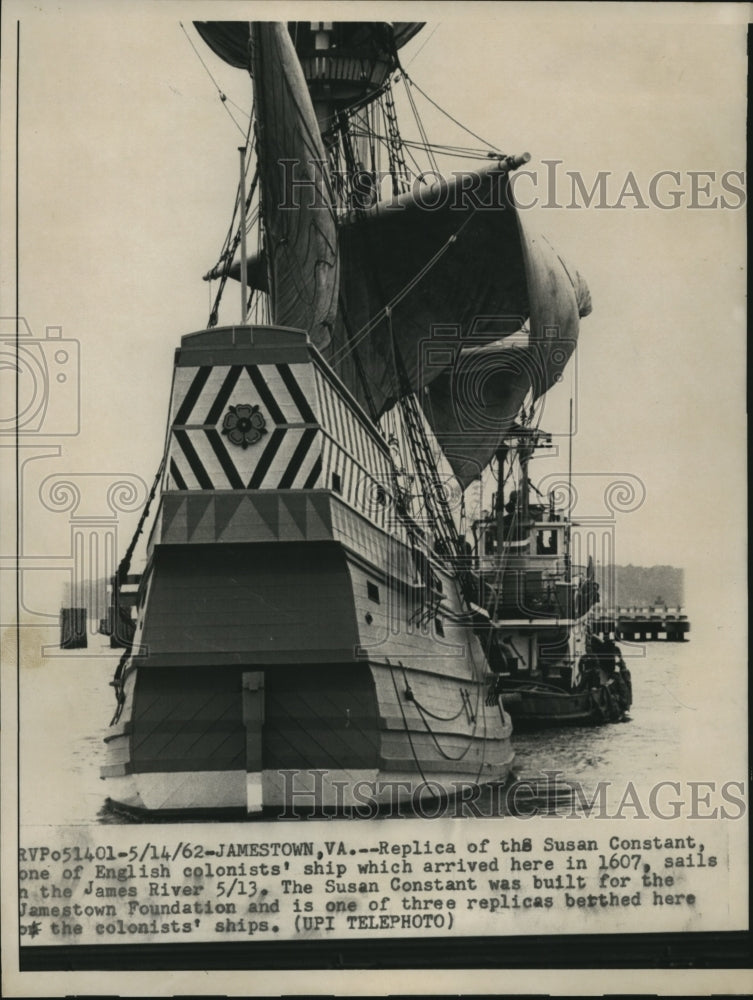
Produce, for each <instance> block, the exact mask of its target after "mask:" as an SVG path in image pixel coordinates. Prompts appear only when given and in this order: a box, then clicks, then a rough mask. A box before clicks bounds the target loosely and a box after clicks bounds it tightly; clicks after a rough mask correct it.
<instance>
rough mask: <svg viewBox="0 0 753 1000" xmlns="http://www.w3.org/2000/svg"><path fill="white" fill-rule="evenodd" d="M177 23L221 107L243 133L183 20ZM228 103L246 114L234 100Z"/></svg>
mask: <svg viewBox="0 0 753 1000" xmlns="http://www.w3.org/2000/svg"><path fill="white" fill-rule="evenodd" d="M178 23H179V24H180V26H181V29H182V31H183V34H184V35H185V36H186V38H187V39H188V44H189V45H190V46H191V48H192V49H193V50H194V52H195V53H196V58H197V59H198V60H199V62H200V63H201V65H202V66H203V67H204V69H205V70H206V71H207V74H208V75H209V79H210V80H211V81H212V83H213V84H214V85H215V87H216V88H217V93H218V94H219V97H220V101H221V102H222V106H223V108H224V109H225V111H227V113H228V115H229V116H230V120H231V121H232V123H233V125H235V127H236V128H237V129H238V131H239V132H240V134H241V135H245V132H244V131H243V129H242V128H241V126H240V124H239V123H238V122H237V121H236V120H235V118H234V117H233V112H232V111H231V110H230V108H229V107H228V97H227V95H226V94H225V93H223V90H222V88H221V87H220V85H219V83H217V81H216V80H215V78H214V76H212V71H211V70H210V69H209V67H208V66H207V64H206V63H205V62H204V60H203V59H202V58H201V54H200V53H199V50H198V49H197V48H196V46H195V45H194V43H193V39H192V38H191V36H190V35H189V34H188V32H187V31H186V29H185V27H184V25H183V22H182V21H179V22H178ZM229 103H230V104H232V105H233V107H235V108H238V110H239V111H240V112H241V114H244V115H245V114H246V112H245V111H244V110H243V108H239V107H238V105H237V104H236V103H235V102H234V101H230V102H229Z"/></svg>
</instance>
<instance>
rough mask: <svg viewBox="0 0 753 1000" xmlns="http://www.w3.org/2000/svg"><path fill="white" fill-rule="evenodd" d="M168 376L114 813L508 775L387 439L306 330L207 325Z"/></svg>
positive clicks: (434, 788) (126, 677) (503, 742)
mask: <svg viewBox="0 0 753 1000" xmlns="http://www.w3.org/2000/svg"><path fill="white" fill-rule="evenodd" d="M177 364H178V368H177V370H176V378H175V387H174V393H173V400H172V404H171V414H172V426H171V438H170V441H171V449H170V454H169V461H168V470H169V471H168V475H167V478H166V482H165V485H164V488H163V494H162V497H161V502H160V507H159V511H158V514H157V518H156V523H155V527H154V529H153V533H152V538H151V540H150V548H149V561H148V565H147V570H146V572H145V574H144V576H143V578H142V582H141V588H140V594H139V599H138V602H137V607H136V619H137V621H136V632H135V636H134V639H133V645H132V648H131V650H130V653H129V655H128V658H127V660H125V661H124V662H123V667H122V670H121V672H120V674H119V676H118V678H117V680H116V688H117V690H118V691H119V695H120V707H119V711H118V719H117V722H116V724H115V725H114V726H113V727H112V730H111V733H110V735H109V736H108V737H107V739H106V745H107V754H108V756H107V760H106V762H105V764H104V766H103V769H102V774H103V777H105V778H106V779H107V780H108V792H109V797H110V799H111V800H112V801H113V802H114V803H118V804H120V805H122V806H125V807H127V808H128V809H131V810H140V811H146V812H150V813H159V814H165V815H186V816H188V815H197V816H200V815H220V814H241V813H242V814H258V813H262V812H263V811H264V810H266V809H268V808H273V809H274V808H276V809H280V808H282V809H288V810H290V809H292V810H295V809H298V808H300V809H301V810H305V809H307V808H335V809H337V808H347V807H351V806H360V805H364V804H367V803H376V804H380V803H384V804H386V805H390V804H394V803H396V802H403V801H406V800H413V801H415V800H416V796H419V797H420V796H422V795H426V796H430V797H437V796H445V795H447V796H452V795H455V794H457V793H458V792H461V791H463V789H467V786H468V785H469V784H480V783H483V782H491V781H494V782H500V781H504V780H505V778H506V777H507V775H508V773H509V769H510V766H511V764H512V760H513V751H512V746H511V735H512V724H511V721H510V718H509V716H508V715H507V714H506V713H505V711H504V709H503V706H502V704H501V702H500V701H499V699H498V698H497V697H492V698H491V705H490V704H488V701H489V698H490V690H492V688H493V683H494V677H493V674H492V673H491V671H490V669H489V666H488V664H487V661H486V658H485V656H484V653H483V651H482V648H481V645H480V643H479V640H478V638H477V637H476V635H475V633H474V630H473V627H472V626H471V624H470V615H469V613H468V606H467V605H466V603H465V601H464V599H463V598H462V596H461V593H460V587H459V584H458V581H457V578H456V577H455V576H454V574H453V571H452V569H451V567H449V566H448V565H446V564H444V563H443V562H442V561H441V560H438V559H437V558H436V557H435V555H434V553H433V551H432V547H431V539H430V535H429V534H428V532H427V533H426V535H425V536H424V535H423V533H419V536H420V537H419V538H418V540H417V537H413V536H411V535H409V533H408V532H407V531H406V529H405V525H404V523H403V521H402V520H401V518H400V517H399V516H398V515H397V514H396V512H395V511H394V508H392V507H391V500H390V488H391V481H392V480H391V466H390V460H389V454H388V451H387V446H386V445H385V443H384V442H383V440H382V439H381V438H380V437H379V435H378V433H377V432H376V430H375V429H374V427H373V425H372V424H370V422H369V421H368V420H367V418H365V416H364V415H363V413H362V412H361V411H360V409H359V408H358V404H357V403H355V401H354V400H353V399H352V397H349V396H348V395H347V392H346V390H344V388H343V387H342V386H341V385H339V384H338V383H337V381H336V379H335V378H334V377H333V376H332V374H331V373H330V372H329V371H328V370H327V369H326V368H325V367H324V366H323V365H322V364H321V361H320V360H318V355H317V354H316V352H315V351H314V350H313V349H312V348H311V345H310V344H308V342H307V341H306V338H305V335H303V334H300V333H296V332H294V331H289V330H287V331H286V330H270V329H269V328H253V329H248V330H247V329H245V328H244V329H235V328H232V329H229V330H226V331H223V330H220V331H208V332H207V333H205V334H198V335H192V336H191V337H188V338H184V347H183V349H182V351H181V352H179V356H178V362H177ZM234 403H235V404H238V411H237V412H243V411H244V410H245V411H246V412H248V413H252V412H258V413H259V414H261V415H262V416H263V418H264V424H265V431H266V433H265V434H263V435H257V436H256V439H254V438H253V435H250V436H249V442H247V445H248V446H247V447H245V448H241V447H237V448H235V449H233V447H232V439H231V440H230V443H228V441H227V440H223V438H222V436H221V432H220V428H221V427H222V423H221V422H222V419H223V413H224V411H225V408H226V406H228V405H230V406H231V411H232V409H233V406H232V405H231V404H234ZM251 407H254V409H253V410H252V409H251Z"/></svg>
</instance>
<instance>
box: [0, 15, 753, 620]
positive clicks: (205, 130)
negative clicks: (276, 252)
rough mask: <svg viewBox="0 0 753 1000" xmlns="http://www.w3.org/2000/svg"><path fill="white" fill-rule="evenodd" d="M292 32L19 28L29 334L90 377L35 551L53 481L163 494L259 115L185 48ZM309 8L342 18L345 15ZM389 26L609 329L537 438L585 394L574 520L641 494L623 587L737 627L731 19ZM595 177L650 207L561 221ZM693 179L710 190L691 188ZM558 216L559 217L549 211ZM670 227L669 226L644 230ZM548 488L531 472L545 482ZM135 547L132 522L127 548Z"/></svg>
mask: <svg viewBox="0 0 753 1000" xmlns="http://www.w3.org/2000/svg"><path fill="white" fill-rule="evenodd" d="M280 6H281V5H275V6H274V8H272V7H270V6H267V7H264V5H254V4H252V3H223V2H215V3H212V4H206V3H201V2H196V3H186V2H171V0H167V2H161V3H159V4H157V3H153V2H140V0H136V2H131V3H128V4H124V3H114V2H105V3H94V2H84V0H79V2H76V0H63V2H62V3H55V4H52V3H46V2H45V0H42V2H39V3H36V4H34V5H31V4H24V5H23V6H22V7H20V8H16V13H14V11H13V10H11V9H10V8H11V5H10V4H6V5H5V9H4V11H3V19H4V24H3V27H4V29H5V30H4V31H3V46H4V55H7V54H8V53H9V52H10V54H11V56H12V55H13V49H14V48H15V32H14V30H12V29H13V28H14V21H15V17H16V16H17V11H18V10H19V9H20V20H21V73H20V95H21V99H20V130H21V143H20V162H21V174H20V302H21V308H20V311H21V314H22V315H23V316H24V317H25V318H26V319H27V320H28V322H29V324H30V326H31V329H32V330H33V332H34V334H35V335H36V336H37V337H43V336H44V332H45V327H46V326H50V325H55V326H61V327H62V329H63V336H64V337H66V338H75V339H76V340H77V341H78V342H79V343H80V351H81V379H80V393H81V430H80V433H79V435H78V436H76V437H72V438H65V439H62V438H44V439H39V440H44V442H45V443H49V442H57V443H59V444H62V453H61V455H60V457H59V458H58V459H52V458H50V459H44V460H40V461H38V462H36V463H33V464H34V469H32V468H31V466H29V467H27V473H28V484H29V493H28V496H27V501H28V503H27V514H26V525H27V530H28V531H30V532H31V534H32V535H33V542H32V540H31V535H30V536H29V539H28V540H27V545H32V546H33V547H35V551H38V552H40V553H42V554H43V553H44V552H45V551H49V552H53V553H54V552H60V551H64V550H65V547H66V544H67V542H66V539H67V533H68V525H67V520H66V519H65V518H61V516H60V515H51V514H50V513H49V511H46V510H43V509H42V508H40V507H39V504H38V503H37V502H36V497H35V493H34V491H35V490H36V489H37V486H38V484H39V483H40V482H41V480H42V479H44V478H45V477H46V476H48V475H50V474H52V473H55V472H60V473H63V472H79V473H84V472H85V473H97V474H105V475H106V476H109V475H111V474H118V473H131V474H135V475H137V476H140V477H141V478H142V479H144V480H146V481H151V478H152V476H153V474H154V471H155V470H156V467H157V465H158V463H159V459H160V455H161V452H162V448H163V440H164V433H165V422H166V418H167V406H168V398H169V391H170V380H171V374H172V356H173V351H174V349H175V347H176V346H177V345H178V343H179V339H180V337H181V335H183V334H185V333H189V332H193V331H195V330H198V329H201V328H202V327H204V326H205V324H206V320H207V316H208V312H209V290H208V286H207V284H206V283H204V282H203V281H202V280H201V278H202V275H203V274H204V273H205V272H206V271H207V270H208V269H209V268H210V267H211V266H212V265H213V264H214V263H215V260H216V257H217V254H218V251H219V248H220V246H221V243H222V240H223V238H224V235H225V232H226V229H227V226H228V223H229V219H230V213H231V210H232V202H233V198H234V192H235V184H236V176H237V164H238V153H237V147H238V145H239V143H240V142H241V141H242V137H241V134H240V132H239V130H238V128H237V127H236V125H235V124H234V122H233V121H232V120H231V118H230V116H229V115H228V113H227V109H228V108H229V109H230V111H232V113H233V115H234V116H235V117H236V119H237V120H238V122H239V123H240V125H241V126H242V127H244V128H245V124H246V119H244V116H243V111H242V110H240V109H245V110H246V111H248V109H249V108H250V97H251V89H250V82H249V80H248V78H247V77H245V76H244V74H243V73H242V72H240V71H238V70H234V69H232V68H230V67H228V66H225V65H224V64H223V63H222V62H221V61H220V60H219V59H217V58H216V57H215V56H214V55H213V54H212V53H211V51H210V50H209V49H207V48H206V46H204V45H203V43H202V42H201V41H200V39H199V37H198V35H197V34H196V32H195V31H194V29H193V28H192V27H191V23H190V22H191V21H192V19H205V18H215V19H222V18H233V19H235V18H238V19H241V18H245V17H248V18H252V17H254V16H257V17H263V16H265V15H266V16H275V17H279V16H280ZM320 9H321V12H322V13H321V16H323V17H327V16H329V17H334V18H339V19H343V17H344V13H343V9H342V7H338V6H337V5H335V6H334V7H333V5H332V4H330V5H328V6H326V7H325V6H322V7H321V8H319V7H317V13H318V12H319V10H320ZM286 10H287V11H288V12H289V13H288V16H289V17H294V16H296V15H295V12H294V11H293V9H292V7H291V6H288V7H286ZM313 10H314V5H312V4H308V5H306V7H305V10H303V11H299V14H298V16H304V17H306V18H309V17H310V16H311V15H312V13H313ZM367 10H368V13H369V15H370V16H373V8H372V6H371V5H369V6H368V8H366V6H365V5H364V6H361V7H360V8H357V14H360V15H363V14H366V12H367ZM384 16H385V17H389V16H392V17H399V18H400V19H404V20H405V19H408V18H409V17H415V18H416V19H422V20H426V21H427V22H428V24H427V27H426V28H424V29H423V31H422V32H420V33H419V34H418V35H417V36H416V37H415V38H414V39H413V40H412V41H411V42H410V43H409V44H408V46H406V47H405V48H404V49H403V51H402V58H403V61H404V63H405V65H406V67H407V69H408V72H409V73H410V75H411V76H412V78H413V79H414V80H415V81H416V83H418V84H419V85H420V86H421V87H422V88H423V89H424V90H426V91H427V92H428V93H429V94H430V95H431V97H432V98H433V99H434V100H435V101H437V103H438V104H440V105H441V106H442V107H444V108H446V109H447V110H448V111H449V112H451V113H452V114H453V115H454V116H455V117H456V118H459V119H461V120H462V121H463V122H464V123H465V124H467V125H468V127H469V128H471V129H473V131H475V132H477V133H479V134H480V135H482V136H484V137H486V138H488V139H489V140H490V141H491V142H493V143H495V144H496V145H497V146H499V147H500V148H502V149H504V150H505V151H506V152H523V151H528V152H530V153H531V156H532V160H531V163H530V164H529V168H530V169H531V171H532V172H533V173H534V174H535V176H534V177H526V178H524V179H523V180H522V183H521V187H519V188H518V192H519V194H520V195H521V197H522V199H523V200H524V201H525V200H533V199H534V198H536V197H538V199H539V205H538V206H537V207H536V208H532V209H531V210H530V212H531V215H530V218H531V221H532V222H533V223H534V225H535V227H536V228H538V229H540V230H542V231H543V232H545V233H546V234H547V235H549V236H550V237H551V239H552V242H553V243H554V244H555V245H556V246H557V248H558V249H559V250H560V251H561V252H562V254H563V256H565V257H566V258H567V259H568V261H572V262H573V263H575V265H576V266H577V267H578V269H579V270H580V271H581V273H582V274H583V275H584V276H585V277H586V279H587V281H588V283H589V285H590V288H591V293H592V297H593V303H594V309H593V313H592V315H591V316H590V317H589V318H588V319H586V320H585V321H584V322H583V325H582V330H581V342H580V348H579V351H578V355H577V359H576V362H575V365H574V367H573V371H572V372H571V378H570V380H569V382H567V383H566V384H565V385H563V386H562V387H560V388H559V389H558V390H556V392H553V393H551V394H550V397H551V398H550V399H548V400H547V404H546V406H547V413H546V417H545V419H544V421H543V423H544V425H545V426H546V425H547V423H549V424H550V425H551V426H552V427H554V429H559V430H562V429H563V428H564V427H565V426H566V413H567V406H568V400H569V396H570V393H571V392H572V391H573V387H575V399H576V404H575V405H576V411H577V434H576V436H575V439H574V444H573V465H574V472H575V475H576V483H577V482H578V481H579V479H578V477H580V481H581V482H585V481H586V480H585V479H584V477H586V478H587V480H588V481H589V482H591V483H593V482H596V481H597V479H598V482H599V484H600V485H599V490H598V491H597V492H598V494H599V495H598V497H597V498H596V499H593V498H592V497H591V494H590V492H589V490H586V491H585V493H584V496H585V497H586V499H585V500H584V503H585V504H586V507H584V508H583V509H581V510H580V511H579V513H580V514H581V515H585V516H597V515H599V514H600V513H602V510H600V509H599V508H598V504H597V502H596V501H597V500H598V499H599V497H601V495H602V494H603V488H602V485H601V484H602V483H603V484H606V483H608V482H610V481H612V480H613V479H614V478H619V475H620V474H622V475H623V476H624V475H629V476H632V477H637V478H638V479H639V480H640V481H641V482H642V484H643V486H644V487H645V493H646V499H645V502H644V503H643V505H642V506H641V507H640V509H639V510H637V511H634V512H632V513H626V514H624V515H620V516H619V517H618V519H617V523H616V538H617V548H616V557H617V560H618V561H619V562H622V563H627V562H633V563H640V564H644V565H650V564H653V563H671V564H674V565H679V566H684V567H686V569H687V571H688V576H689V579H688V592H689V593H688V603H690V601H691V600H692V594H693V593H694V588H695V587H696V585H700V584H701V583H703V585H704V586H707V587H714V588H716V591H715V592H716V593H717V594H718V593H722V594H723V595H724V596H723V600H724V601H725V602H726V603H729V602H730V600H731V601H732V603H733V604H735V606H736V607H737V606H738V604H739V600H740V596H741V595H742V593H743V588H744V582H745V562H744V547H743V545H742V544H741V538H742V533H743V532H744V527H745V520H744V517H745V513H744V512H745V494H744V482H745V461H744V453H743V447H744V444H743V437H742V434H743V428H744V425H743V420H744V413H745V409H744V378H745V371H744V363H745V301H744V289H745V270H744V268H745V243H744V225H745V217H744V207H743V205H742V201H743V199H742V196H741V195H740V193H739V190H738V191H737V193H736V190H735V189H739V188H740V187H741V180H740V175H739V173H738V172H740V171H742V170H743V169H744V166H745V86H746V76H745V74H746V59H745V46H746V37H745V25H744V23H742V22H743V21H744V18H745V7H744V5H723V4H699V5H684V4H647V5H644V4H620V5H613V4H598V3H597V4H569V3H562V4H557V5H555V6H554V7H552V6H550V5H547V4H532V5H522V6H521V5H517V4H504V5H496V4H483V5H480V6H478V7H477V6H475V5H473V4H464V5H462V9H461V5H455V4H452V5H451V4H439V5H434V6H432V5H430V4H429V5H416V6H415V7H413V8H412V5H411V4H409V3H408V4H402V3H401V4H400V5H399V6H396V5H393V8H392V9H391V10H388V12H387V13H385V15H384ZM181 21H182V22H183V24H184V25H185V29H186V32H187V33H188V35H189V36H190V37H191V40H192V41H193V42H194V44H195V45H196V47H197V49H199V50H200V52H201V56H202V58H203V59H204V60H205V62H206V64H207V66H208V67H209V69H210V71H211V73H212V74H213V75H214V76H215V78H216V80H217V81H218V83H219V86H220V87H221V89H222V90H223V92H224V93H226V95H227V96H228V98H229V100H228V101H227V102H226V103H225V106H223V104H222V102H221V101H220V100H219V97H218V94H217V91H216V89H215V87H214V85H213V83H212V81H211V80H210V78H209V76H208V74H207V72H206V70H205V69H204V68H203V67H202V65H201V63H200V62H199V60H198V58H197V56H196V54H195V53H194V52H193V51H192V49H191V46H190V44H189V42H188V40H187V38H186V34H184V32H183V30H182V29H181V26H180V22H181ZM9 29H10V30H9ZM3 61H4V63H6V65H7V64H8V63H10V64H11V67H12V64H13V62H14V60H13V59H12V58H11V59H10V60H7V59H4V60H3ZM4 72H5V73H6V76H5V77H4V79H3V102H4V107H3V111H4V112H6V113H5V114H4V115H3V126H2V127H3V130H4V131H3V145H4V148H5V149H12V148H13V135H12V130H13V124H14V123H13V115H12V114H8V113H7V112H8V111H9V109H10V111H11V112H12V110H13V102H12V97H13V86H12V85H13V83H14V81H13V80H12V78H9V71H8V69H6V70H4ZM236 105H237V107H236ZM426 121H427V126H428V130H429V133H430V135H431V136H432V138H435V139H437V140H440V141H456V140H458V139H461V134H460V133H458V132H457V131H456V130H455V128H454V126H452V125H451V124H450V123H449V122H447V120H445V119H442V118H441V117H440V116H438V115H436V114H435V113H433V112H432V111H431V109H430V108H427V110H426ZM471 141H472V140H471ZM8 143H10V145H8ZM553 160H557V161H562V162H561V165H559V166H558V168H557V170H558V175H557V177H558V179H557V187H556V189H555V191H554V199H552V198H551V194H550V192H549V191H548V189H547V178H548V177H549V176H550V173H548V172H550V171H551V170H552V167H551V165H550V166H549V167H547V166H546V165H545V163H544V161H553ZM10 167H11V165H9V164H8V162H7V158H6V161H5V164H4V166H3V180H4V182H5V187H4V200H3V218H4V224H3V236H2V239H3V247H2V249H3V259H4V261H5V262H6V264H5V267H4V269H3V286H2V293H3V310H2V313H3V315H9V314H11V313H12V312H13V305H12V303H13V271H12V268H11V267H9V266H8V261H11V260H12V258H13V246H12V225H11V224H10V222H11V221H12V218H13V213H12V208H13V202H12V180H13V177H12V170H11V169H10ZM600 171H607V172H608V176H607V178H606V185H607V186H606V194H607V197H606V202H607V204H608V205H610V206H614V205H615V203H617V202H618V201H619V196H620V193H621V192H622V191H623V187H624V185H625V184H626V183H627V184H628V185H629V187H630V189H631V190H632V191H633V192H636V191H637V194H635V193H634V194H633V195H632V196H631V195H630V194H629V193H628V194H627V195H625V196H624V197H623V198H622V201H621V204H622V207H621V208H617V207H602V208H596V207H595V206H593V205H592V206H591V207H590V208H585V207H581V208H572V207H567V206H568V205H569V204H570V202H571V200H572V198H571V181H570V178H569V174H570V173H577V174H579V175H580V176H581V177H582V179H583V182H584V184H585V185H586V188H587V189H590V188H591V187H592V185H593V184H594V182H595V180H596V179H597V177H598V174H599V172H600ZM660 171H675V172H677V173H678V174H679V179H677V178H674V177H671V176H668V175H665V176H664V177H663V178H662V179H661V181H660V182H659V183H658V187H656V188H653V187H652V178H654V177H655V176H656V175H657V174H658V173H659V172H660ZM692 171H708V172H710V174H711V176H706V177H699V178H698V179H697V180H696V181H694V178H693V176H692V174H691V172H692ZM630 172H632V178H633V180H632V181H631V180H629V178H628V174H629V173H630ZM731 172H735V173H731ZM723 176H726V180H724V181H723ZM654 183H656V182H654ZM694 183H696V186H697V190H696V193H695V203H696V204H697V205H703V206H707V205H714V204H715V205H716V207H697V208H692V207H690V205H691V202H692V201H693V198H694V194H693V184H694ZM724 184H726V185H727V188H726V189H725V187H724V186H723V185H724ZM673 190H674V191H677V192H679V194H678V195H674V196H673V195H672V194H671V192H672V191H673ZM547 198H548V200H549V201H550V202H551V201H552V200H554V201H556V202H557V203H558V204H560V205H562V207H560V208H556V207H542V206H543V204H544V203H545V202H546V201H547ZM715 199H716V201H715ZM674 200H678V201H679V202H680V204H679V205H678V207H676V208H662V207H660V206H659V204H657V202H659V201H661V202H662V203H663V204H664V205H671V204H672V202H673V201H674ZM641 202H642V203H643V206H644V207H639V205H640V204H641ZM580 203H581V204H582V198H581V199H580ZM724 204H726V205H727V206H729V207H723V206H724ZM226 297H227V298H229V301H230V304H229V305H228V306H227V307H226V311H225V313H224V314H223V319H225V320H226V321H231V322H232V321H237V319H238V302H237V300H238V293H237V286H236V285H235V284H233V285H231V286H229V287H228V290H227V293H226ZM576 370H577V379H575V381H574V378H575V372H576ZM61 405H62V404H61ZM563 454H564V453H563ZM561 457H562V456H561ZM543 461H544V460H541V461H540V462H539V463H538V464H537V466H536V467H535V468H534V473H538V474H539V475H541V476H543V475H545V474H546V473H547V469H548V467H545V466H544V465H543ZM555 465H556V460H553V464H552V466H551V467H552V468H553V469H554V467H555ZM557 467H558V468H562V467H563V463H562V462H560V465H559V466H557ZM588 477H590V478H588ZM599 477H601V478H599ZM91 482H94V479H92V480H91ZM588 505H590V506H588ZM134 521H135V515H132V516H130V517H125V518H124V519H123V521H122V526H121V538H122V540H123V544H125V543H126V542H127V535H128V533H129V531H130V529H131V528H132V526H133V524H134Z"/></svg>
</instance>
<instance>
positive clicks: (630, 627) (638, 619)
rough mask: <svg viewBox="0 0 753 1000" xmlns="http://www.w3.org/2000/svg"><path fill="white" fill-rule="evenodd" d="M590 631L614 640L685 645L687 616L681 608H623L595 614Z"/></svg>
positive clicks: (688, 630)
mask: <svg viewBox="0 0 753 1000" xmlns="http://www.w3.org/2000/svg"><path fill="white" fill-rule="evenodd" d="M593 629H594V631H595V632H596V633H597V634H599V635H604V636H607V635H609V634H610V633H611V634H613V635H614V636H615V638H617V639H624V640H626V641H630V640H632V641H633V642H657V641H658V640H660V639H663V640H665V641H666V642H685V641H686V640H687V637H688V633H689V632H690V622H689V621H688V616H687V615H686V614H684V613H683V609H682V608H667V607H658V606H657V607H643V608H637V607H623V608H617V609H616V610H614V609H613V610H610V611H606V612H604V614H602V615H599V616H598V617H597V618H596V619H595V620H594V623H593Z"/></svg>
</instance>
